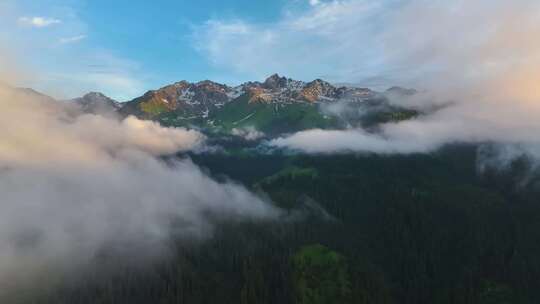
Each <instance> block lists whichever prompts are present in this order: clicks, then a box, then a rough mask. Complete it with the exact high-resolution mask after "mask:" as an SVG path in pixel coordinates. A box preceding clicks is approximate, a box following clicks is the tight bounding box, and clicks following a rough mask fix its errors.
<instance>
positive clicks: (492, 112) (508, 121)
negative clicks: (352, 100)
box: [273, 0, 540, 156]
mask: <svg viewBox="0 0 540 304" xmlns="http://www.w3.org/2000/svg"><path fill="white" fill-rule="evenodd" d="M353 2H354V3H358V4H360V3H363V2H365V1H343V2H340V3H339V4H332V5H325V9H323V10H316V11H317V14H313V13H312V14H310V15H309V16H307V17H306V16H304V17H303V18H299V19H297V21H295V24H297V25H298V24H299V25H298V26H297V28H299V29H305V30H306V31H308V32H310V31H311V29H312V28H313V26H315V27H317V24H321V23H324V22H328V23H329V24H326V25H325V26H324V28H325V29H326V30H328V33H334V32H336V31H334V30H332V28H333V27H336V28H341V25H343V24H344V23H347V22H350V21H351V19H350V18H345V20H341V19H339V18H338V19H336V20H337V21H332V18H330V17H324V18H323V16H326V14H327V13H329V11H328V9H329V8H330V7H333V10H334V12H335V11H336V10H338V11H341V9H342V8H343V7H341V5H344V4H345V3H348V4H351V3H353ZM338 15H340V16H346V15H347V13H346V12H340V13H339V14H338ZM377 15H379V14H377ZM319 16H320V17H319ZM329 16H335V14H330V15H329ZM380 16H384V18H383V19H382V20H384V21H386V22H383V23H378V24H377V28H376V31H375V32H374V33H371V34H370V33H368V32H366V33H367V34H368V35H367V36H365V37H364V38H365V39H364V40H363V42H364V43H365V47H366V48H370V47H371V46H372V45H374V46H375V49H377V50H378V51H380V52H381V53H380V54H379V56H376V57H374V58H375V61H377V58H383V60H382V61H380V63H381V64H382V67H381V68H378V69H376V70H375V71H383V70H385V69H388V70H389V71H390V70H391V69H390V68H389V67H397V69H394V70H393V77H394V79H401V80H402V81H404V82H406V83H409V84H411V85H412V86H415V87H416V88H419V89H425V91H427V92H429V93H425V94H422V95H419V96H416V97H415V98H413V100H400V99H396V100H394V102H395V103H397V104H398V105H399V104H403V103H404V102H411V104H414V105H416V106H418V105H424V106H426V105H431V104H442V103H446V102H448V101H451V102H453V106H450V107H447V108H445V109H443V110H440V111H438V112H435V113H433V114H431V115H428V116H424V117H421V118H419V119H416V120H411V121H405V122H400V123H390V124H385V125H383V126H382V128H381V130H380V132H379V133H376V134H373V133H367V132H365V131H364V130H346V131H323V130H311V131H305V132H300V133H297V134H294V135H292V136H290V137H286V138H281V139H278V140H275V141H274V142H273V144H274V145H277V146H281V147H291V148H295V149H300V150H304V151H307V152H313V153H332V152H340V151H341V152H343V151H363V152H377V153H412V152H429V151H433V150H435V149H437V148H438V147H440V146H441V145H444V144H446V143H454V142H468V143H483V142H497V143H504V144H512V145H521V146H526V147H536V149H522V150H526V151H538V149H537V147H538V146H539V145H540V135H539V134H540V123H539V122H538V117H540V106H539V101H540V88H539V86H538V83H537V82H538V79H540V41H538V40H535V39H531V37H537V36H539V35H540V18H539V16H540V2H538V1H533V0H530V1H529V0H524V1H519V3H516V2H508V1H503V0H496V1H488V0H478V1H466V0H459V1H423V0H410V1H402V2H401V3H399V5H396V6H394V7H392V8H390V9H389V11H388V12H387V13H386V14H382V15H380ZM388 16H390V17H391V18H390V17H388ZM347 20H349V21H347ZM369 20H371V19H369ZM488 20H489V22H488ZM338 25H339V26H338ZM342 29H343V30H345V29H344V28H342ZM326 34H327V33H326V32H324V30H323V31H322V32H321V33H319V35H323V36H325V35H326ZM350 37H351V38H352V37H354V36H350ZM326 48H327V46H325V45H323V46H322V49H323V52H324V50H325V49H326ZM328 48H334V46H332V47H328ZM335 49H337V50H339V49H340V46H339V45H338V46H336V47H335ZM317 51H318V48H314V51H313V52H314V53H316V52H317ZM351 59H352V57H351ZM372 59H373V58H372V57H370V56H368V57H363V56H358V57H357V59H356V60H351V61H350V64H351V66H356V63H357V62H358V64H357V66H359V67H363V66H366V65H365V64H364V62H365V61H371V60H372ZM328 63H329V64H330V65H331V66H334V63H333V62H332V61H328ZM335 67H336V68H340V66H339V65H335ZM529 153H531V152H529ZM537 156H540V153H538V154H537Z"/></svg>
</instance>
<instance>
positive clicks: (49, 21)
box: [19, 17, 62, 28]
mask: <svg viewBox="0 0 540 304" xmlns="http://www.w3.org/2000/svg"><path fill="white" fill-rule="evenodd" d="M59 23H62V21H61V20H60V19H55V18H47V17H20V18H19V24H21V25H24V26H31V27H37V28H43V27H48V26H51V25H54V24H59Z"/></svg>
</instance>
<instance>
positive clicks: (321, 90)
mask: <svg viewBox="0 0 540 304" xmlns="http://www.w3.org/2000/svg"><path fill="white" fill-rule="evenodd" d="M336 92H337V89H336V88H335V87H334V86H332V85H331V84H329V83H328V82H326V81H322V80H320V79H317V80H314V81H312V82H310V83H308V84H306V85H305V87H304V88H303V89H302V91H301V93H300V97H301V98H302V99H304V100H305V101H308V102H316V101H318V100H320V99H321V98H324V99H335V98H337V94H336Z"/></svg>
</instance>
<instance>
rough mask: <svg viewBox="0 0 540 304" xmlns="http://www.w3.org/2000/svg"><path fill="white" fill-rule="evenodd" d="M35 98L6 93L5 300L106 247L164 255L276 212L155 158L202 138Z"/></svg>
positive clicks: (1, 151) (0, 231)
mask: <svg viewBox="0 0 540 304" xmlns="http://www.w3.org/2000/svg"><path fill="white" fill-rule="evenodd" d="M36 99H37V98H36V97H35V96H34V95H33V94H32V93H29V94H26V93H21V92H20V91H13V90H11V89H6V88H3V89H0V107H1V108H2V111H1V112H0V138H2V140H1V141H0V193H1V202H0V297H1V296H3V293H4V292H9V291H12V290H13V289H12V288H10V287H12V285H16V284H17V283H20V280H24V281H25V282H30V281H31V280H28V279H29V278H31V277H32V276H33V275H36V274H38V273H42V271H51V273H57V272H61V271H67V272H69V271H72V270H73V268H75V266H76V265H79V264H84V263H86V262H88V261H89V260H91V259H92V258H93V257H95V256H96V255H97V254H98V253H99V252H101V251H102V250H106V249H107V248H111V247H114V248H115V249H116V250H120V252H121V253H125V254H126V255H128V256H130V257H131V258H133V256H134V255H141V256H144V255H156V254H157V255H159V252H160V248H163V246H164V245H166V241H167V240H169V239H170V237H171V236H174V237H183V238H190V239H191V238H201V237H206V236H208V235H209V234H210V233H211V232H212V228H213V223H214V220H215V219H218V220H227V219H243V218H252V219H269V218H273V217H275V216H276V215H277V214H278V211H276V210H275V209H274V208H273V207H271V206H270V205H269V204H267V203H265V202H264V201H263V200H261V198H259V197H257V196H255V195H253V194H251V193H250V192H248V191H247V190H246V189H244V188H243V187H241V186H239V185H235V184H232V183H218V182H216V181H214V180H212V179H211V178H210V177H208V176H207V175H205V174H203V173H202V172H201V170H200V169H199V168H198V167H196V166H195V165H194V164H193V163H191V162H190V161H176V162H173V163H169V164H165V163H163V162H162V161H159V160H158V159H156V157H157V156H160V155H166V154H171V153H175V152H177V151H185V150H189V149H193V148H196V147H198V146H199V145H200V144H201V143H202V141H203V140H204V138H203V136H202V135H201V134H200V133H198V132H196V131H188V130H185V129H175V128H163V127H161V126H159V125H158V124H155V123H153V122H148V121H141V120H138V119H136V118H134V117H129V118H127V119H125V120H123V121H116V120H113V119H107V118H103V117H100V116H95V115H79V114H80V113H77V112H76V110H74V109H72V108H71V107H70V106H66V105H63V104H61V103H59V102H53V101H50V100H36ZM134 248H135V249H136V250H135V249H134ZM122 250H125V251H122ZM128 252H129V254H128ZM18 279H20V280H18Z"/></svg>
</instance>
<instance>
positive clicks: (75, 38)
mask: <svg viewBox="0 0 540 304" xmlns="http://www.w3.org/2000/svg"><path fill="white" fill-rule="evenodd" d="M84 39H86V35H77V36H72V37H65V38H60V40H59V42H60V43H61V44H67V43H75V42H79V41H81V40H84Z"/></svg>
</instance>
